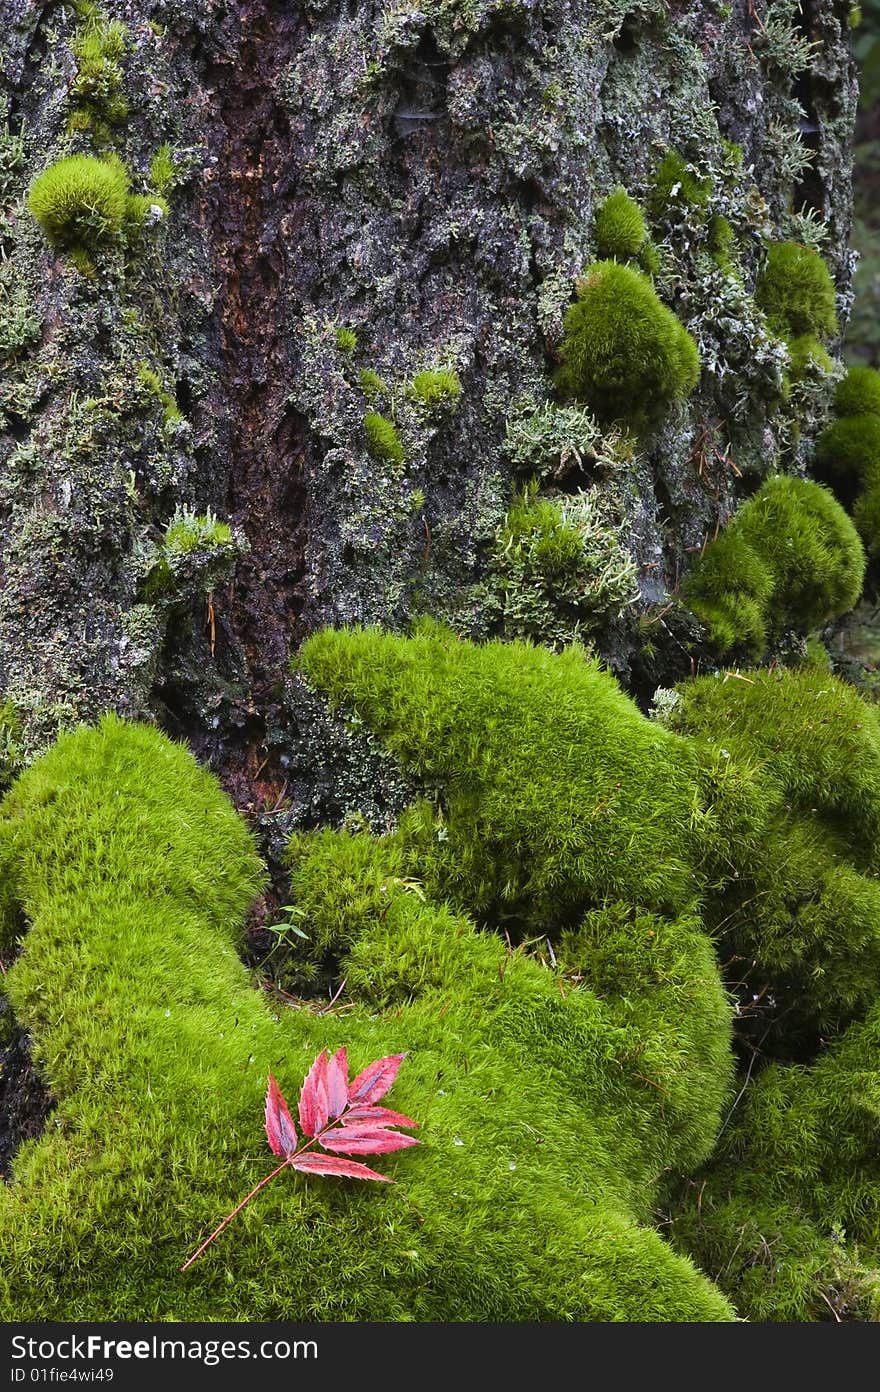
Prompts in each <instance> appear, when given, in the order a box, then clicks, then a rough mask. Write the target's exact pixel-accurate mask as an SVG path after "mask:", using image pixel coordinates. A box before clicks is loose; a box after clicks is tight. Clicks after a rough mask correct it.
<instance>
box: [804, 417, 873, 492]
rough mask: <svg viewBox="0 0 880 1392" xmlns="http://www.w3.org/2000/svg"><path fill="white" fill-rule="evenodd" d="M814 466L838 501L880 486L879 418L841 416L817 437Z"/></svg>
mask: <svg viewBox="0 0 880 1392" xmlns="http://www.w3.org/2000/svg"><path fill="white" fill-rule="evenodd" d="M815 466H816V469H817V471H818V472H819V473H820V474H821V477H822V478H824V479H827V481H828V482H829V483H831V484H832V485H833V486H834V489H835V491H836V492H838V493H839V494H840V496H841V497H844V498H850V497H852V496H853V495H854V494H855V493H856V492H857V491H859V490H860V489H869V488H873V487H875V485H878V484H880V417H878V416H874V415H864V416H841V418H840V419H839V420H836V421H832V423H831V425H829V426H827V427H826V428H825V430H823V432H822V434H821V435H820V436H819V440H818V442H817V444H816V457H815Z"/></svg>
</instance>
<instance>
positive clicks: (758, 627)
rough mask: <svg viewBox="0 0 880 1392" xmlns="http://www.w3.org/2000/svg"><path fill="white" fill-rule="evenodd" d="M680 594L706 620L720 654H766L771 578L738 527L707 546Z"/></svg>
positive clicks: (771, 591)
mask: <svg viewBox="0 0 880 1392" xmlns="http://www.w3.org/2000/svg"><path fill="white" fill-rule="evenodd" d="M682 593H683V596H684V599H685V601H686V602H687V604H688V605H689V606H690V608H691V609H692V610H693V611H694V613H695V614H697V615H698V616H699V618H701V619H702V620H703V623H704V624H705V625H706V627H707V628H708V630H709V632H710V634H711V636H712V642H713V643H714V644H715V646H716V647H717V648H718V651H719V652H721V653H727V652H730V651H731V649H732V648H746V649H748V651H749V652H753V653H762V652H763V651H764V649H765V648H766V646H767V611H768V606H769V604H770V600H771V597H772V594H773V576H772V575H771V573H770V569H769V567H768V566H767V565H766V564H765V563H764V561H763V560H762V559H761V557H760V556H759V555H758V553H757V552H756V551H755V550H754V548H753V547H752V546H751V545H750V544H749V542H748V540H747V539H746V537H745V536H743V535H741V534H740V533H739V532H738V531H737V530H736V529H735V528H733V527H728V528H727V529H726V531H724V532H722V533H721V535H720V536H719V537H718V538H717V539H716V540H715V541H711V542H709V544H708V546H707V547H706V549H705V550H704V552H703V554H702V555H701V556H700V557H699V558H698V560H697V561H696V562H695V564H694V566H693V568H692V570H691V573H690V575H689V576H688V577H687V579H686V581H685V584H684V586H683V590H682Z"/></svg>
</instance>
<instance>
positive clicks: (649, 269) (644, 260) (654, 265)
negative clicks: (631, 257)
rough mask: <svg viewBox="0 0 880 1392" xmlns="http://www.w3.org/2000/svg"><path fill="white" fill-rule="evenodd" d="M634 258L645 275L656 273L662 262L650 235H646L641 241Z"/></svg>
mask: <svg viewBox="0 0 880 1392" xmlns="http://www.w3.org/2000/svg"><path fill="white" fill-rule="evenodd" d="M636 260H637V261H638V263H639V266H640V267H641V268H642V270H643V271H644V272H645V275H648V276H655V275H658V274H659V272H660V269H661V267H662V264H663V262H662V260H661V258H660V253H659V251H658V250H657V248H656V246H655V245H654V243H653V242H652V241H651V239H650V237H647V238H646V239H645V241H644V242H643V243H642V245H641V249H640V251H639V254H638V256H637V258H636Z"/></svg>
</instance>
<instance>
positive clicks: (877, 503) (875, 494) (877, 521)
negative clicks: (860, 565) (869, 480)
mask: <svg viewBox="0 0 880 1392" xmlns="http://www.w3.org/2000/svg"><path fill="white" fill-rule="evenodd" d="M853 521H854V522H855V524H856V527H857V528H858V532H859V536H860V537H861V538H862V541H863V542H864V543H865V549H866V551H867V552H868V555H869V556H871V557H872V558H874V559H875V560H876V559H877V557H880V481H878V482H877V483H874V484H872V485H871V486H870V487H869V488H866V489H865V491H864V492H863V493H860V494H859V496H858V497H857V498H856V500H855V503H854V504H853Z"/></svg>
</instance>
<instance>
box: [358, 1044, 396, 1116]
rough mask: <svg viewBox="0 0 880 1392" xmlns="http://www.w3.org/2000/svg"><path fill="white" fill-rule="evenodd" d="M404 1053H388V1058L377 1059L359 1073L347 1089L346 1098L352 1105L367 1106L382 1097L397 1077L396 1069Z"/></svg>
mask: <svg viewBox="0 0 880 1392" xmlns="http://www.w3.org/2000/svg"><path fill="white" fill-rule="evenodd" d="M405 1058H406V1054H389V1056H388V1058H381V1059H377V1060H376V1062H375V1063H371V1064H368V1066H367V1067H366V1068H365V1069H364V1071H363V1073H359V1074H358V1075H357V1077H356V1078H355V1080H354V1082H353V1083H352V1084H351V1085H350V1087H349V1089H348V1100H349V1102H350V1103H351V1104H352V1106H354V1105H356V1104H359V1105H361V1106H365V1107H368V1106H370V1104H371V1103H373V1102H378V1101H379V1098H380V1097H384V1096H385V1094H386V1092H387V1091H388V1089H389V1088H390V1087H391V1085H392V1083H393V1082H394V1079H395V1078H396V1077H397V1070H398V1069H399V1068H400V1065H401V1064H402V1063H403V1060H404V1059H405Z"/></svg>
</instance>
